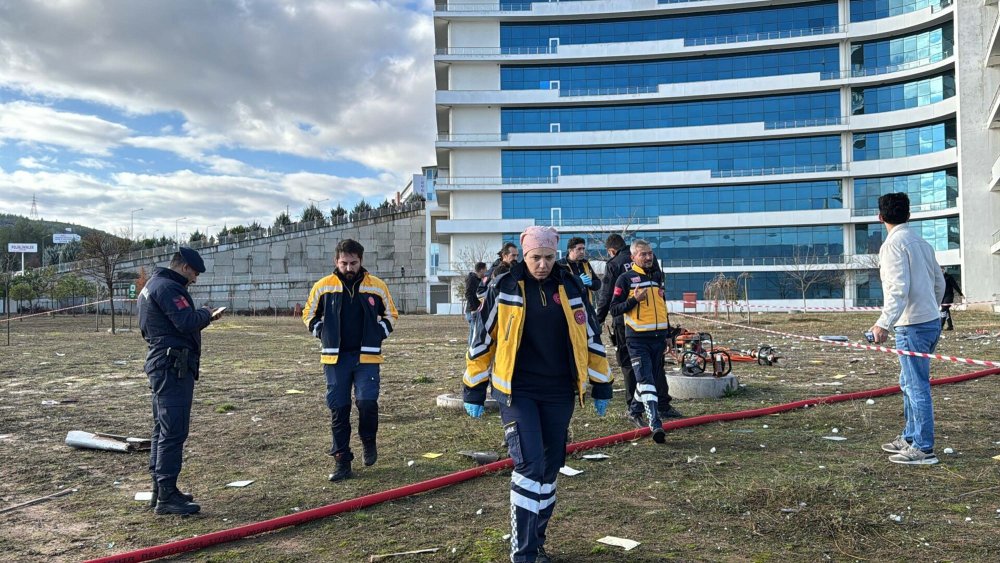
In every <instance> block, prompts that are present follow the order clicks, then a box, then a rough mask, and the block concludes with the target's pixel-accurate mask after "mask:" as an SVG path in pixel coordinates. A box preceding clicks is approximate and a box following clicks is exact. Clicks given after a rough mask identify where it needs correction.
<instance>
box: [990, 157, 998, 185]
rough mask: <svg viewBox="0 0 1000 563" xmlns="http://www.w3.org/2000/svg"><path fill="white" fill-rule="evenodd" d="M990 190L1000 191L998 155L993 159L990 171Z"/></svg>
mask: <svg viewBox="0 0 1000 563" xmlns="http://www.w3.org/2000/svg"><path fill="white" fill-rule="evenodd" d="M990 191H991V192H1000V157H997V159H996V160H995V161H993V168H992V169H991V171H990Z"/></svg>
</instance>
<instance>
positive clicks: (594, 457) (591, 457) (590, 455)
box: [583, 454, 611, 460]
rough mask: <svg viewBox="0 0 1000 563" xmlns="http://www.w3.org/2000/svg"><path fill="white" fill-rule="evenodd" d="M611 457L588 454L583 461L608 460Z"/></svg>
mask: <svg viewBox="0 0 1000 563" xmlns="http://www.w3.org/2000/svg"><path fill="white" fill-rule="evenodd" d="M610 457H611V456H609V455H607V454H587V455H585V456H583V459H589V460H598V459H608V458H610Z"/></svg>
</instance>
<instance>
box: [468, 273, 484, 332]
mask: <svg viewBox="0 0 1000 563" xmlns="http://www.w3.org/2000/svg"><path fill="white" fill-rule="evenodd" d="M485 275H486V262H476V267H475V268H473V270H472V271H471V272H469V275H467V276H465V321H466V322H468V323H469V324H470V325H471V324H472V320H473V319H472V316H473V314H475V312H476V311H478V310H479V305H480V304H481V303H482V301H481V300H480V299H479V284H481V283H482V282H483V277H484V276H485Z"/></svg>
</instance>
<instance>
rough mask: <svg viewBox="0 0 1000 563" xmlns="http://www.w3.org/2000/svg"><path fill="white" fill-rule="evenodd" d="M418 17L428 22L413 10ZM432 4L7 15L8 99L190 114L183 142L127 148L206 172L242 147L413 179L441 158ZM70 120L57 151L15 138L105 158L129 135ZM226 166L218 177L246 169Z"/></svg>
mask: <svg viewBox="0 0 1000 563" xmlns="http://www.w3.org/2000/svg"><path fill="white" fill-rule="evenodd" d="M415 4H419V5H420V8H421V9H423V10H425V11H424V12H423V13H418V12H414V11H412V10H408V9H406V7H408V6H413V5H415ZM430 5H431V4H430V2H428V1H427V0H421V1H420V2H405V1H401V0H393V1H385V0H381V1H379V0H375V1H373V0H337V1H329V0H301V1H292V0H284V1H282V2H271V1H265V0H229V1H218V2H199V3H192V2H134V1H131V0H101V1H98V0H94V1H90V2H69V1H63V2H31V1H28V0H22V1H18V2H12V3H6V4H5V6H4V7H3V8H2V9H0V86H2V87H7V88H13V89H15V90H20V91H22V92H25V93H31V94H36V95H43V96H48V97H53V98H74V99H84V100H88V101H92V102H98V103H102V104H108V105H111V106H114V107H117V108H121V109H122V110H124V111H126V112H129V113H135V114H146V113H154V112H162V111H176V112H180V113H181V114H182V115H183V116H184V118H185V119H186V120H187V124H188V126H187V127H186V128H185V131H184V132H183V133H180V134H178V132H176V131H171V132H169V133H168V134H171V135H174V136H175V137H168V140H166V141H159V142H157V141H154V140H153V138H146V137H143V138H138V139H130V140H129V141H128V143H129V144H131V145H134V146H153V145H157V144H158V143H161V144H159V145H158V147H157V148H163V149H165V150H171V151H173V152H176V153H177V154H181V155H182V156H185V157H187V158H191V159H195V160H197V159H200V158H204V157H205V156H206V152H208V151H211V150H212V149H213V148H217V147H220V146H227V147H242V148H248V149H253V150H267V151H278V152H283V153H289V154H294V155H298V156H303V157H312V158H324V159H349V160H356V161H358V162H360V163H362V164H364V165H366V166H369V167H372V168H375V169H377V170H382V171H388V172H391V173H392V174H393V175H394V176H395V177H396V178H405V177H406V176H407V175H408V174H409V173H411V172H414V171H416V170H419V167H420V166H421V165H426V164H429V163H432V162H433V158H434V151H433V137H434V132H435V120H434V106H433V103H434V102H433V95H434V74H433V63H432V53H433V44H434V41H433V28H432V22H431V18H430V16H429V14H428V13H427V12H426V10H428V9H429V6H430ZM164 22H171V23H170V25H164ZM15 104H16V103H15ZM8 105H9V104H8ZM50 111H51V110H50ZM4 113H6V112H4ZM52 113H58V112H52ZM68 115H71V114H68ZM68 115H67V116H60V119H58V120H55V121H54V122H53V123H52V124H53V125H56V126H57V128H56V129H57V136H56V140H55V141H54V140H53V135H52V133H51V132H48V133H46V134H41V133H40V132H39V128H38V127H28V126H27V125H26V124H25V123H24V122H23V120H18V122H17V123H16V124H15V125H14V126H13V127H14V130H15V131H16V132H17V135H16V137H17V138H19V140H24V141H29V142H45V143H54V144H59V145H61V146H68V147H70V148H73V149H74V150H78V151H81V152H87V153H89V154H94V155H99V156H103V155H106V154H107V152H108V150H109V148H111V147H113V146H114V145H116V144H118V143H121V142H123V138H124V137H125V136H126V135H127V131H125V130H124V128H122V127H121V126H120V125H117V126H115V124H110V123H108V122H106V121H102V120H100V119H98V118H91V119H92V120H93V121H90V122H80V121H74V120H71V121H69V122H67V117H68ZM50 117H51V116H50ZM74 125H75V127H74ZM60 129H61V131H60ZM0 130H2V128H0ZM4 136H6V135H3V134H0V138H2V137H4ZM25 137H28V138H25ZM219 164H220V168H217V169H219V170H225V169H229V170H235V169H236V168H234V166H235V165H234V163H232V162H222V163H219Z"/></svg>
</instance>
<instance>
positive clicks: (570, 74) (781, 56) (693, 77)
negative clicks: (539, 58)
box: [500, 45, 840, 91]
mask: <svg viewBox="0 0 1000 563" xmlns="http://www.w3.org/2000/svg"><path fill="white" fill-rule="evenodd" d="M839 70H840V58H839V49H838V47H837V46H836V45H833V46H825V47H813V48H809V49H796V50H784V51H767V52H763V53H749V54H745V55H717V56H711V57H692V58H678V59H659V60H655V59H654V60H643V61H630V62H621V63H599V64H562V65H505V66H502V67H501V68H500V89H501V90H536V89H543V90H548V89H550V88H551V87H552V86H553V85H552V82H554V81H558V82H559V89H560V90H566V91H568V90H584V91H585V90H592V89H601V88H604V89H607V88H645V89H654V88H656V86H657V85H658V84H677V83H684V82H699V81H707V80H726V79H733V78H750V77H756V76H781V75H787V74H802V73H810V72H819V73H824V72H826V73H831V72H837V71H839Z"/></svg>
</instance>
